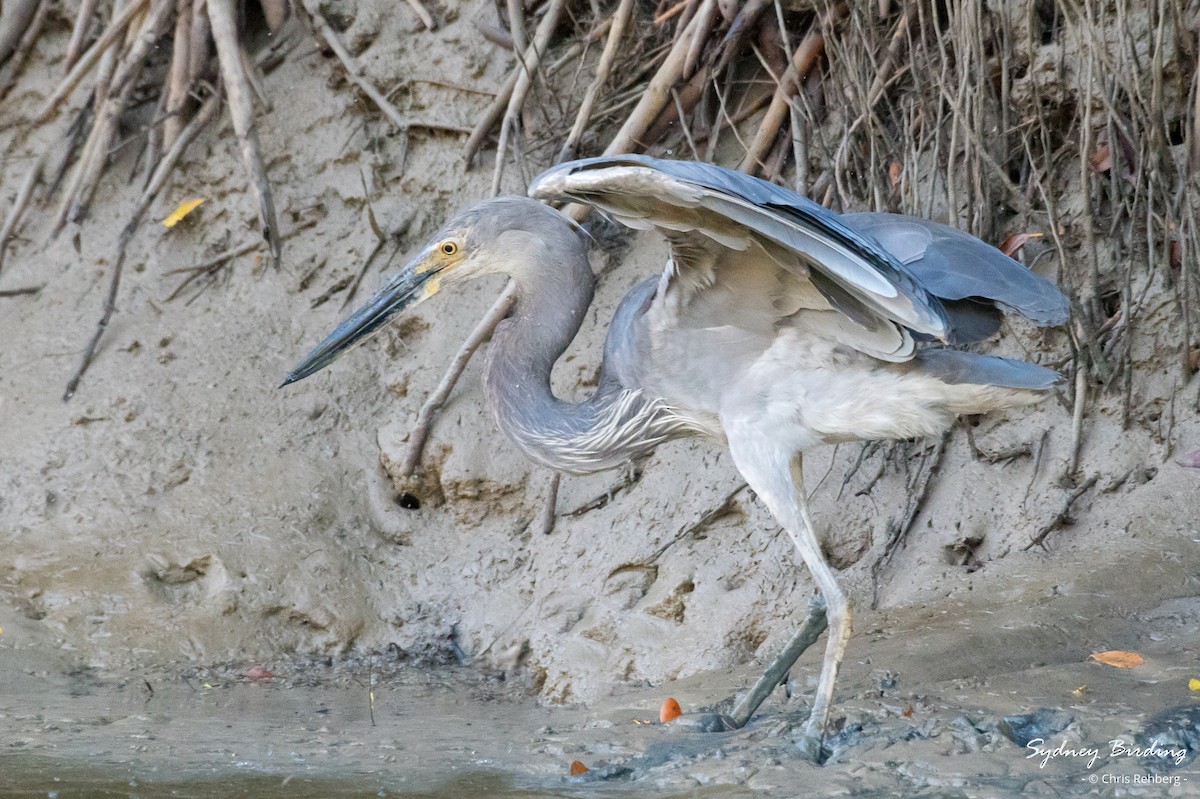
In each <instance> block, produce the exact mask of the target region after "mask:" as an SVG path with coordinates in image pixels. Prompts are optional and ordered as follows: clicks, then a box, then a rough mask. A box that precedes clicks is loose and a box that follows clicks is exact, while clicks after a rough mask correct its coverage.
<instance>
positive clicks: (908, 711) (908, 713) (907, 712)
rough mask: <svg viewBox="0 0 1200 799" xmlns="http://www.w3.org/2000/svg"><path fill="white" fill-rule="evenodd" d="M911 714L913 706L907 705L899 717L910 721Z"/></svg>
mask: <svg viewBox="0 0 1200 799" xmlns="http://www.w3.org/2000/svg"><path fill="white" fill-rule="evenodd" d="M912 714H913V706H912V705H909V706H908V707H906V708H904V712H903V713H902V714H901V715H902V716H904V718H906V719H911V718H912Z"/></svg>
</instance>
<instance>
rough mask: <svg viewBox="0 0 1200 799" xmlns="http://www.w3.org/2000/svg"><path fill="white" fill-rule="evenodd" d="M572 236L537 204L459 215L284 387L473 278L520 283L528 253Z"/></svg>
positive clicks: (495, 205) (498, 203) (514, 203)
mask: <svg viewBox="0 0 1200 799" xmlns="http://www.w3.org/2000/svg"><path fill="white" fill-rule="evenodd" d="M564 231H565V234H566V236H567V237H572V236H574V233H573V231H572V230H571V228H570V223H568V222H567V221H566V219H565V217H563V216H562V215H560V214H559V213H558V212H557V211H555V210H554V209H552V208H549V207H547V206H545V205H542V204H541V203H539V202H537V201H535V200H529V199H525V198H523V197H498V198H496V199H493V200H487V201H485V202H481V203H479V204H477V205H475V206H472V207H471V208H469V209H467V210H466V211H463V212H462V213H460V214H459V215H458V216H456V217H454V218H453V219H451V220H450V221H449V222H447V223H446V224H445V225H443V226H442V228H441V230H439V231H438V232H437V233H436V234H434V236H433V237H432V238H431V239H429V241H428V242H426V244H425V246H424V247H422V248H421V250H420V251H419V252H418V253H417V255H416V257H415V258H413V259H412V260H411V261H409V262H408V263H407V264H406V265H405V266H404V267H403V268H402V269H401V270H400V271H399V272H398V273H397V274H396V275H395V276H394V277H392V278H391V279H390V280H388V282H387V283H386V284H385V285H384V287H383V288H382V289H380V290H379V291H378V292H377V293H376V294H375V296H373V297H371V299H369V300H367V301H366V303H364V304H363V306H362V307H361V308H359V309H358V310H357V311H355V312H354V313H352V314H351V315H350V316H349V318H347V319H346V320H345V321H344V322H342V323H341V324H340V325H338V326H337V328H336V329H335V330H334V331H333V332H332V333H330V334H329V335H328V336H327V337H326V338H325V340H324V341H322V342H321V343H320V344H318V345H317V346H316V347H315V348H314V349H313V351H312V352H310V353H309V354H308V357H306V358H305V359H304V360H303V361H301V362H300V363H299V364H298V365H297V366H296V368H295V369H293V370H292V371H291V372H289V373H288V376H287V378H286V379H285V380H284V381H283V385H285V386H286V385H288V384H289V383H295V382H296V381H297V380H303V379H304V378H306V377H308V376H309V375H312V374H315V373H317V372H319V371H321V370H322V369H324V368H325V367H326V366H328V365H329V364H331V363H333V362H334V361H335V360H337V359H338V358H339V357H340V356H341V355H342V354H343V353H345V352H347V351H348V350H350V349H352V348H353V347H355V346H357V345H358V344H361V343H363V342H364V341H366V340H367V339H369V338H371V337H372V336H374V335H375V334H377V333H378V332H379V331H380V330H382V329H383V328H384V327H385V326H386V325H387V323H388V322H390V321H391V320H393V319H394V318H396V316H397V315H399V314H400V312H401V311H403V310H404V309H406V308H410V307H412V306H414V305H416V304H418V303H420V302H423V301H425V300H427V299H429V298H430V297H432V296H433V295H434V294H437V293H438V292H439V291H441V290H442V289H444V288H446V287H448V286H452V285H454V284H456V283H462V282H465V281H467V280H470V279H472V278H476V277H481V276H483V275H491V274H506V275H509V276H511V277H515V278H520V277H521V276H522V273H523V272H524V270H526V269H528V268H529V264H530V263H531V262H533V259H531V256H532V255H533V253H532V250H533V249H538V248H544V247H546V246H547V245H551V244H557V243H558V242H559V239H560V238H561V237H562V236H563V235H564Z"/></svg>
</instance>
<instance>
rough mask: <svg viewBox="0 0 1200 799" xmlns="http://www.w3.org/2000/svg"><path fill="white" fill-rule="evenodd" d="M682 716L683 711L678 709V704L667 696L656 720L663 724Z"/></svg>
mask: <svg viewBox="0 0 1200 799" xmlns="http://www.w3.org/2000/svg"><path fill="white" fill-rule="evenodd" d="M682 715H683V710H682V709H681V708H680V707H679V703H678V702H676V701H675V700H674V699H672V698H671V697H669V696H668V697H667V698H666V699H664V700H663V703H662V707H660V708H659V709H658V720H659V721H661V722H662V723H663V724H666V723H667V722H668V721H670V720H671V719H677V718H679V717H680V716H682Z"/></svg>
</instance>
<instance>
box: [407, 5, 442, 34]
mask: <svg viewBox="0 0 1200 799" xmlns="http://www.w3.org/2000/svg"><path fill="white" fill-rule="evenodd" d="M408 4H409V5H410V6H411V7H412V10H413V11H414V12H415V13H416V15H417V16H418V17H420V18H421V24H422V25H424V26H425V29H426V30H430V31H435V30H437V22H435V21H434V19H433V15H432V14H430V13H429V9H427V8H426V7H425V4H424V3H422V2H421V0H408Z"/></svg>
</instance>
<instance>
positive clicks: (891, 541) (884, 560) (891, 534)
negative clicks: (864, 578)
mask: <svg viewBox="0 0 1200 799" xmlns="http://www.w3.org/2000/svg"><path fill="white" fill-rule="evenodd" d="M952 430H953V428H951V430H947V431H946V432H945V433H943V434H942V436H941V438H939V439H938V443H937V445H936V446H935V447H934V449H933V454H932V456H931V455H930V454H929V451H928V450H926V452H925V455H924V456H922V459H921V467H922V470H921V471H919V472H918V478H920V476H921V475H922V473H923V478H924V479H923V482H922V483H921V485H920V486H918V485H916V484H915V483H914V484H910V485H909V486H908V499H907V501H906V507H905V509H904V515H903V516H902V517H901V518H900V519H898V520H897V519H892V520H891V521H889V522H888V526H887V534H886V535H887V541H886V542H885V543H884V547H883V553H882V554H881V555H880V556H879V558H878V559H877V560H876V561H875V563H874V564H873V565H872V566H871V576H872V578H874V579H873V580H872V583H873V591H874V592H875V596H873V597H872V601H871V607H876V606H878V604H879V596H878V591H879V579H878V578H879V572H880V571H881V570H882V569H883V567H884V566H886V565H887V564H888V563H890V562H891V560H892V556H893V555H895V554H896V550H897V549H898V548H899V547H900V544H901V543H902V542H903V541H904V538H905V536H906V535H907V534H908V531H909V528H911V527H912V524H913V522H914V521H916V518H917V514H918V513H920V512H921V508H922V507H924V505H925V500H926V499H928V498H929V492H930V489H931V488H932V487H933V478H934V477H935V476H936V475H937V470H938V466H940V465H941V463H942V455H943V454H944V453H945V452H946V444H947V443H948V442H949V441H950V433H951V432H952ZM926 462H928V463H929V468H928V469H925V468H924V466H925V463H926Z"/></svg>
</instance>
